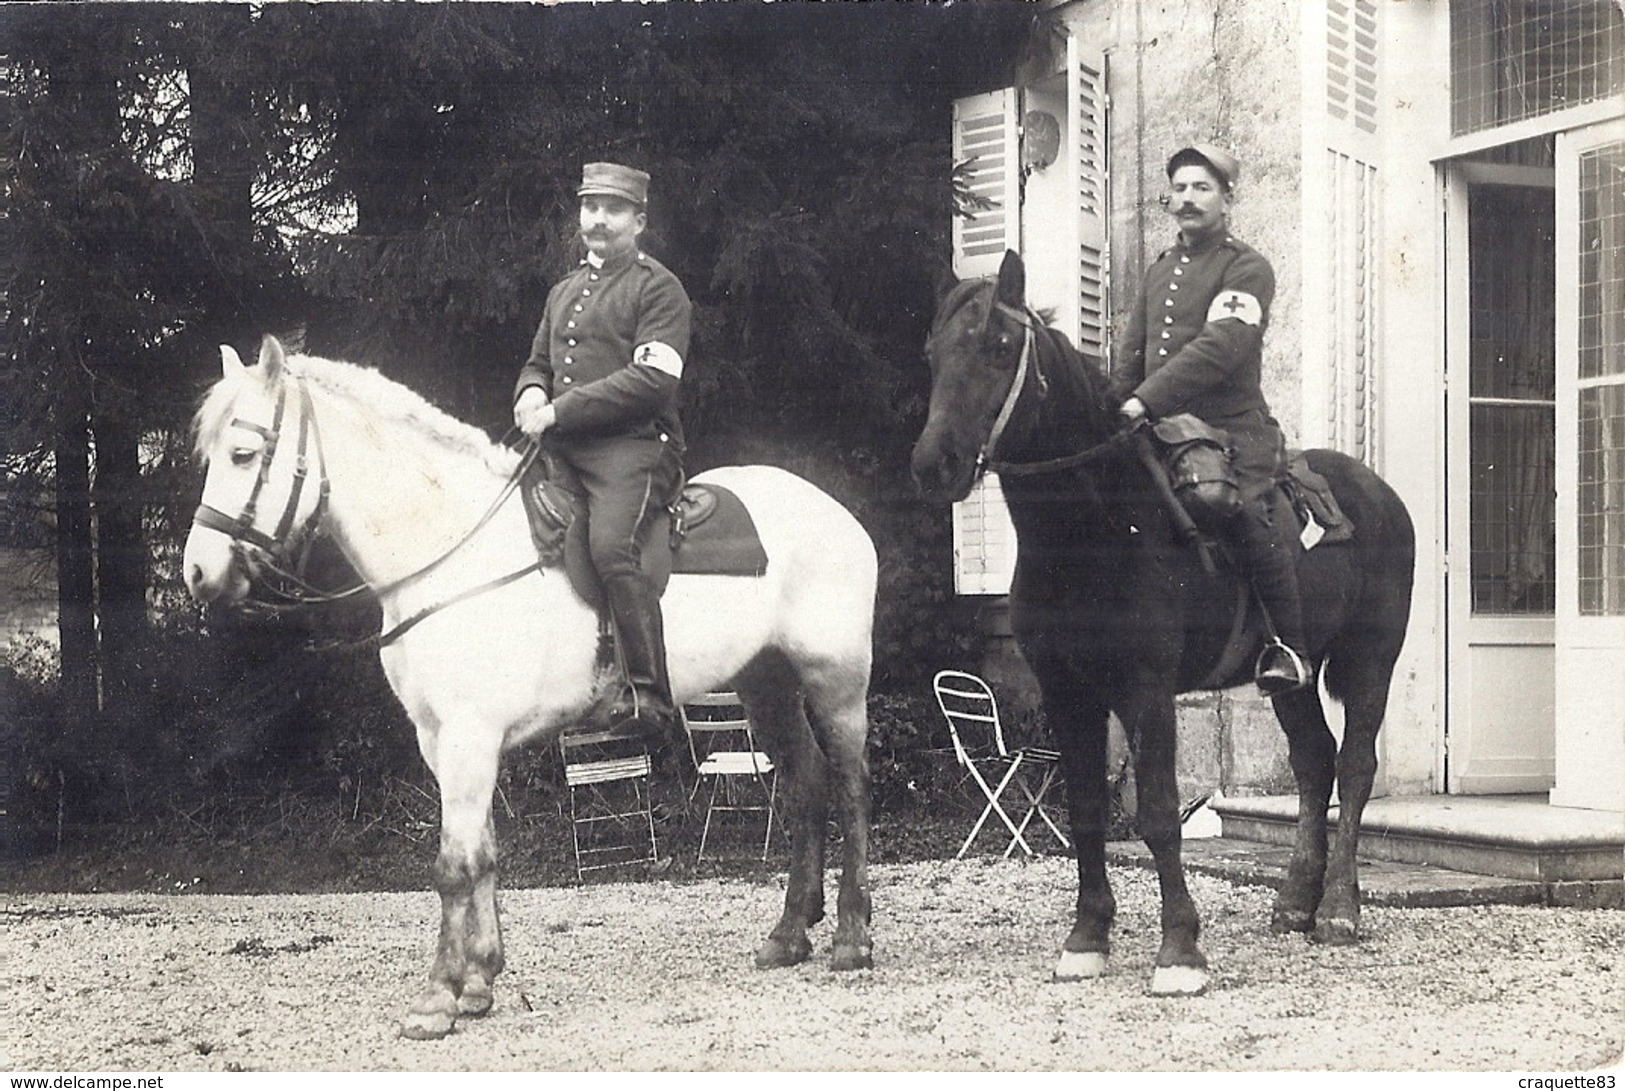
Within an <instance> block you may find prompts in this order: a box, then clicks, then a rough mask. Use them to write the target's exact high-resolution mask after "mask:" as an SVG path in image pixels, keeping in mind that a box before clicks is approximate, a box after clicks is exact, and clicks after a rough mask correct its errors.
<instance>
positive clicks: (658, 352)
mask: <svg viewBox="0 0 1625 1091" xmlns="http://www.w3.org/2000/svg"><path fill="white" fill-rule="evenodd" d="M632 362H633V363H634V364H648V365H649V366H650V367H652V368H654V369H655V370H656V371H664V372H665V373H666V374H667V375H670V376H671V377H672V378H673V379H681V378H682V377H683V358H682V357H681V356H679V355H677V350H676V349H674V348H672V347H671V346H670V345H668V344H666V343H665V342H664V341H645V342H644V343H643V344H641V345H639V346H638V347H637V348H636V349H634V350H633V352H632Z"/></svg>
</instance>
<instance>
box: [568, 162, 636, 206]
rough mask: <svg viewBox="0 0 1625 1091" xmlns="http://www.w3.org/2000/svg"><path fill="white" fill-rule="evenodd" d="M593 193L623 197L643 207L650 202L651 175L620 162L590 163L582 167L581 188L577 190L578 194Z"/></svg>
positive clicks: (587, 194)
mask: <svg viewBox="0 0 1625 1091" xmlns="http://www.w3.org/2000/svg"><path fill="white" fill-rule="evenodd" d="M592 195H597V196H601V197H621V198H624V199H626V200H628V201H631V202H632V203H633V204H635V205H638V206H640V207H641V206H643V205H646V204H648V203H649V176H648V175H647V174H645V173H644V172H643V171H641V170H638V169H637V168H636V167H623V166H621V164H619V163H588V164H586V165H585V166H583V167H582V168H581V188H580V189H578V190H576V196H577V197H587V196H592Z"/></svg>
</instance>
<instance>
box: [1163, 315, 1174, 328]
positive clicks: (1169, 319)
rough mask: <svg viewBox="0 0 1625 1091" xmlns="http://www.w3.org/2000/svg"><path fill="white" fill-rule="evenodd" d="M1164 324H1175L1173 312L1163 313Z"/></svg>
mask: <svg viewBox="0 0 1625 1091" xmlns="http://www.w3.org/2000/svg"><path fill="white" fill-rule="evenodd" d="M1162 324H1163V325H1164V326H1172V325H1173V324H1174V316H1173V315H1171V314H1165V315H1163V316H1162Z"/></svg>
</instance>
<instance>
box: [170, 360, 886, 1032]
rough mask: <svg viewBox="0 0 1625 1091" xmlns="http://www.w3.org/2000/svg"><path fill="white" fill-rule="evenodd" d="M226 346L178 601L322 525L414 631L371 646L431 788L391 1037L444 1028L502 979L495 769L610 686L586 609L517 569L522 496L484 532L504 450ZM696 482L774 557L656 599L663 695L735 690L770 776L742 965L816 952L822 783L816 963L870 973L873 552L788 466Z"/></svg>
mask: <svg viewBox="0 0 1625 1091" xmlns="http://www.w3.org/2000/svg"><path fill="white" fill-rule="evenodd" d="M221 355H222V357H223V362H224V372H225V374H224V377H223V378H222V379H221V380H220V381H219V382H218V383H216V384H215V386H214V387H213V388H212V390H211V391H210V393H209V394H208V395H207V397H206V398H205V399H204V401H203V403H202V405H201V407H200V408H199V410H198V413H197V419H196V422H195V427H196V440H197V450H198V453H199V454H200V456H201V457H203V459H204V460H205V461H206V463H207V465H208V473H207V477H206V478H205V481H204V486H203V503H202V505H201V506H200V507H199V509H198V516H197V518H196V520H195V521H194V523H193V526H192V530H191V534H190V536H189V537H188V538H187V542H186V556H185V572H186V582H187V587H188V588H189V589H190V590H191V592H192V594H193V596H194V597H195V598H197V599H198V600H199V601H201V602H204V603H225V604H230V603H235V602H238V601H240V600H242V599H243V597H244V596H245V595H247V594H248V593H249V591H250V584H251V582H252V579H253V573H254V571H255V570H256V568H257V566H258V565H259V564H262V563H264V562H266V561H267V560H268V559H270V558H279V557H280V558H285V557H286V555H287V554H288V553H289V552H292V551H296V550H297V549H298V546H299V540H300V539H301V538H303V537H305V536H307V535H308V534H309V533H313V532H314V531H315V530H317V529H318V528H319V529H321V530H323V531H325V532H326V533H327V534H329V535H331V537H332V539H333V540H334V542H335V543H336V544H337V545H338V547H339V548H340V549H341V550H342V551H343V553H344V555H345V556H346V557H347V558H348V559H349V561H350V563H351V564H352V565H353V566H354V568H355V570H356V571H357V572H358V573H359V574H360V576H361V578H362V579H363V580H365V581H366V583H367V584H368V585H369V586H370V587H371V588H372V590H373V591H374V593H375V594H376V595H377V596H378V599H379V602H380V604H381V606H382V608H383V625H384V628H385V630H386V631H388V630H392V629H394V628H396V627H397V626H398V625H400V624H401V623H402V622H403V621H405V622H408V623H410V627H409V628H408V629H407V630H406V631H405V632H403V633H402V635H401V636H400V637H399V639H393V640H388V641H384V642H382V645H383V646H382V647H381V651H380V656H381V658H382V661H383V666H384V671H385V673H386V675H387V676H388V678H389V683H390V685H391V686H392V687H393V688H394V690H395V693H396V695H397V696H398V697H399V698H400V700H401V703H402V705H404V706H405V708H406V711H407V714H408V715H409V716H410V717H411V719H412V722H413V724H415V725H416V727H417V737H418V749H419V750H420V752H421V753H422V754H423V760H424V761H425V762H427V763H428V766H429V769H430V770H431V771H432V772H433V773H434V776H435V779H436V781H437V782H438V783H439V786H440V811H441V818H440V851H439V855H438V858H437V859H436V861H435V865H434V873H433V874H434V884H435V887H436V889H437V890H438V891H439V893H440V898H441V906H442V914H441V925H440V939H439V946H438V952H437V954H436V956H435V959H434V964H433V968H432V969H431V971H430V974H429V985H428V987H427V988H426V989H425V990H424V991H423V992H422V993H421V994H419V995H418V996H417V998H416V999H415V1000H414V1001H413V1002H412V1004H411V1008H410V1010H409V1012H408V1014H407V1016H406V1018H405V1020H404V1022H403V1024H402V1026H401V1033H402V1034H403V1035H405V1036H407V1037H412V1038H437V1037H441V1036H444V1035H446V1034H448V1033H450V1032H451V1030H452V1029H453V1027H454V1026H455V1025H456V1021H457V1018H458V1017H459V1015H466V1016H473V1015H480V1014H483V1013H484V1012H486V1011H487V1010H488V1009H489V1008H490V1006H491V1002H492V982H493V980H494V979H495V977H496V975H497V974H498V973H500V972H501V970H502V965H503V953H502V936H501V931H500V928H499V925H498V921H497V903H496V842H495V836H494V833H493V827H492V816H491V799H492V792H493V790H494V788H495V785H496V777H497V765H498V761H499V759H500V756H501V754H502V753H503V752H504V751H506V750H508V749H509V748H510V747H514V746H518V745H520V744H522V743H527V742H537V743H541V744H543V745H546V744H548V743H550V742H551V741H552V740H553V739H554V738H555V737H556V736H557V734H558V733H559V732H560V731H561V730H562V729H563V727H564V726H565V725H567V724H571V723H574V722H579V721H580V719H581V718H582V717H583V716H585V715H587V714H589V712H590V710H591V709H592V707H593V704H594V701H595V697H596V696H597V694H598V690H600V689H601V688H602V682H603V679H601V678H600V677H599V676H600V675H601V674H602V669H601V668H600V666H599V664H598V657H597V648H598V634H599V622H598V617H597V615H596V613H595V612H594V610H593V609H592V608H590V607H589V606H588V605H587V604H586V602H584V601H583V600H582V599H581V598H580V597H579V596H578V595H577V594H576V593H575V591H574V590H573V589H572V587H571V585H570V582H569V580H568V579H567V578H566V576H565V574H564V572H563V570H562V569H559V568H553V567H542V568H540V569H537V570H534V571H528V572H527V571H526V570H527V569H530V568H533V566H535V564H536V552H535V549H534V547H533V545H532V541H531V538H530V534H529V530H528V526H527V523H526V518H525V515H524V512H523V511H522V508H521V505H520V502H519V500H518V499H517V497H510V498H509V499H508V500H506V501H505V502H503V503H501V504H500V506H498V507H497V508H496V509H495V510H494V511H490V512H489V516H490V517H489V519H483V518H482V513H485V512H487V510H488V509H489V508H490V506H491V505H492V503H493V502H494V501H495V500H496V498H497V497H498V496H500V495H502V490H503V486H504V482H505V481H506V480H508V478H509V477H510V476H511V474H512V472H513V470H514V468H515V466H516V465H517V463H518V456H517V455H515V454H514V453H512V452H510V451H508V450H507V449H505V448H503V447H501V446H499V445H497V444H494V443H492V442H491V441H490V439H489V438H488V437H487V436H486V435H485V433H483V432H482V431H480V430H479V429H476V428H474V427H472V426H470V425H467V424H463V423H461V422H459V421H457V420H454V419H452V418H451V417H450V416H448V415H447V414H445V413H443V412H441V411H440V410H438V409H435V408H434V407H432V406H431V405H429V404H428V403H427V402H426V401H424V400H423V399H422V398H421V397H419V396H418V395H416V394H414V393H413V392H411V391H410V390H408V389H406V388H405V387H403V386H400V385H399V384H397V383H394V382H392V381H390V380H388V379H386V378H384V377H383V376H381V375H379V374H378V373H377V372H375V371H371V370H368V369H364V368H360V367H357V366H356V365H353V364H345V363H338V362H334V361H331V360H323V359H318V358H314V357H309V356H300V355H294V356H291V357H290V356H287V355H285V353H284V350H283V348H282V346H281V345H280V344H279V343H278V342H277V341H276V340H275V339H274V338H266V340H265V342H264V344H263V345H262V347H261V349H260V357H259V362H258V364H257V365H256V366H254V367H245V366H244V365H243V363H242V361H241V360H240V359H239V358H238V356H237V354H236V353H235V352H233V351H232V350H231V349H230V348H228V347H222V349H221ZM295 437H297V439H296V438H295ZM296 445H297V449H296V450H295V449H294V448H295V447H296ZM318 476H319V487H318V483H317V481H316V480H313V478H316V477H318ZM695 480H696V481H708V482H714V483H716V484H718V485H723V486H726V487H727V488H728V489H730V490H732V491H733V492H734V493H736V494H737V495H738V496H739V498H740V499H741V500H743V501H744V503H745V505H746V507H747V508H748V509H749V511H750V514H751V516H752V518H753V519H754V521H755V524H756V527H757V531H758V533H759V535H760V537H761V540H762V545H763V547H764V549H765V551H766V553H767V556H768V565H767V571H766V574H765V575H762V576H757V577H748V576H746V577H740V576H710V575H707V576H699V575H674V576H673V577H672V578H671V582H670V585H669V587H668V589H667V591H666V594H665V597H664V599H663V602H662V605H663V609H664V612H665V618H666V634H667V657H668V660H669V663H670V671H671V681H672V688H673V691H674V695H675V696H676V698H677V699H678V700H679V701H682V700H685V699H688V698H690V697H692V696H694V695H697V694H699V693H702V692H704V691H706V690H710V689H719V688H726V687H729V686H731V687H732V688H735V689H737V690H738V691H739V693H740V695H741V697H742V698H743V700H744V702H745V704H746V707H747V708H748V709H749V712H750V715H751V717H752V719H753V720H754V722H755V724H756V726H757V728H758V731H759V734H760V738H761V742H762V745H763V747H764V748H765V749H766V750H767V751H768V752H769V754H770V755H771V756H772V758H773V760H774V762H775V763H776V764H777V765H778V767H779V769H780V771H781V774H782V776H783V779H784V788H785V791H784V795H783V798H784V799H785V803H786V810H787V816H788V820H787V826H788V828H789V830H790V832H791V860H790V874H789V881H788V888H787V890H786V893H785V901H784V912H783V915H782V916H781V917H780V918H779V920H778V922H777V923H776V924H775V925H774V926H773V928H772V930H771V931H770V932H769V933H768V936H767V938H766V940H765V941H764V942H763V944H762V946H761V947H760V948H759V949H758V951H757V953H756V964H757V965H758V966H761V967H773V966H789V965H794V964H796V963H799V962H801V961H803V960H805V959H806V958H808V957H809V955H810V954H811V950H812V948H811V944H810V942H809V940H808V938H807V929H808V928H809V927H810V926H811V925H813V924H815V923H816V922H818V921H819V920H820V919H822V917H823V915H824V884H823V872H824V845H825V829H826V823H827V818H828V811H829V789H830V783H829V782H830V779H831V775H832V774H833V779H834V788H835V798H836V801H837V808H838V812H839V817H840V820H841V824H842V826H843V833H844V849H845V858H844V863H843V868H842V873H841V882H840V892H839V897H838V902H837V918H838V919H837V925H836V928H835V934H834V938H833V949H832V953H831V963H832V966H833V967H834V968H835V969H837V970H846V969H861V968H867V967H869V966H870V965H871V964H872V956H871V944H870V932H869V912H870V900H869V881H868V847H869V811H870V797H869V767H868V761H867V756H866V753H865V740H866V738H867V735H868V717H867V710H866V706H865V702H866V697H867V693H868V686H869V673H870V665H871V657H872V645H871V637H872V629H873V623H874V599H875V581H876V560H875V551H874V546H873V544H872V543H871V542H870V540H869V537H868V535H867V534H866V533H865V532H864V530H863V528H862V527H861V526H860V525H859V524H858V522H857V520H856V519H854V518H853V517H852V515H851V514H850V513H849V512H847V511H846V510H845V509H844V508H842V507H841V506H840V505H839V504H837V503H836V502H835V501H834V500H833V499H832V498H831V497H829V496H828V495H827V494H825V493H823V492H821V491H820V490H818V489H817V488H815V487H814V486H813V485H811V484H810V483H808V482H806V481H804V480H802V479H801V478H799V477H796V476H794V475H793V474H790V473H787V472H785V471H783V470H778V469H774V468H772V467H768V466H732V467H725V468H721V469H716V470H712V471H710V472H708V473H705V474H702V475H700V476H699V477H697V478H696V479H695ZM471 531H472V533H470V532H471ZM509 576H511V577H512V578H511V579H507V580H506V582H504V579H505V577H509Z"/></svg>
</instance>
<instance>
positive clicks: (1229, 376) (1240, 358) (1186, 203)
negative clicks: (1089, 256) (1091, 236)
mask: <svg viewBox="0 0 1625 1091" xmlns="http://www.w3.org/2000/svg"><path fill="white" fill-rule="evenodd" d="M1240 168H1241V165H1240V164H1239V163H1238V162H1237V161H1236V159H1235V157H1234V156H1232V155H1230V154H1229V153H1228V152H1225V151H1223V150H1222V149H1220V148H1217V147H1214V146H1213V145H1211V144H1196V145H1193V146H1191V147H1188V148H1182V149H1181V150H1179V151H1178V152H1175V153H1174V155H1173V157H1172V158H1170V159H1169V160H1168V181H1169V186H1170V193H1169V196H1168V197H1167V198H1166V201H1165V203H1166V207H1167V209H1168V211H1169V212H1170V213H1171V214H1172V215H1173V216H1174V217H1175V219H1177V220H1178V221H1179V238H1178V240H1177V241H1176V242H1175V243H1174V246H1173V248H1172V249H1170V250H1168V251H1166V252H1165V253H1164V254H1163V255H1162V256H1161V257H1159V258H1158V259H1157V260H1156V262H1155V263H1153V264H1152V266H1151V268H1150V269H1148V270H1147V271H1146V277H1145V288H1144V290H1143V291H1142V292H1141V294H1140V299H1139V301H1138V303H1137V304H1136V305H1135V308H1134V313H1133V315H1132V317H1131V319H1130V322H1129V328H1128V332H1127V334H1126V335H1125V336H1124V338H1123V340H1122V342H1121V348H1120V350H1119V351H1118V353H1117V354H1116V360H1115V361H1114V363H1113V368H1112V382H1113V385H1114V388H1115V389H1116V390H1117V391H1118V392H1119V394H1120V395H1121V396H1123V397H1124V401H1123V405H1122V412H1123V415H1124V416H1125V417H1127V418H1129V419H1130V420H1137V419H1139V418H1142V417H1150V418H1152V419H1155V418H1159V417H1165V416H1167V415H1169V414H1171V413H1191V414H1194V415H1195V416H1197V417H1199V418H1201V419H1202V420H1204V421H1206V422H1207V423H1208V424H1211V425H1213V426H1214V427H1215V428H1222V429H1224V430H1225V431H1226V432H1228V433H1229V435H1230V440H1231V443H1232V445H1233V447H1234V450H1235V462H1234V465H1235V470H1236V477H1237V479H1238V481H1239V483H1240V485H1241V495H1242V510H1241V512H1240V513H1239V514H1238V515H1237V516H1236V517H1235V518H1234V519H1233V520H1232V521H1231V524H1230V527H1229V529H1230V532H1231V534H1230V537H1231V539H1232V542H1233V544H1234V545H1235V547H1236V553H1237V554H1238V558H1237V559H1238V560H1239V562H1240V563H1241V564H1242V565H1243V566H1244V567H1245V568H1246V569H1247V571H1248V573H1249V575H1250V576H1251V578H1252V581H1253V586H1254V587H1255V588H1256V589H1257V591H1258V596H1259V598H1260V599H1262V600H1263V603H1264V609H1265V612H1266V613H1268V615H1269V617H1270V620H1271V621H1272V622H1273V623H1274V628H1275V639H1274V640H1273V641H1272V642H1271V643H1270V644H1269V645H1268V646H1266V647H1265V649H1264V654H1263V655H1261V656H1260V657H1259V660H1258V665H1257V671H1256V674H1257V680H1258V688H1259V690H1260V691H1261V692H1262V693H1264V694H1265V695H1266V696H1272V695H1274V694H1277V693H1285V692H1287V691H1289V690H1293V689H1297V688H1299V687H1301V686H1305V685H1308V684H1309V683H1310V682H1311V681H1312V680H1313V674H1312V671H1311V669H1310V667H1309V666H1308V665H1307V660H1306V658H1305V656H1304V654H1303V653H1304V648H1305V644H1304V637H1303V615H1302V608H1301V606H1300V604H1299V601H1298V578H1297V568H1296V561H1295V556H1294V551H1293V549H1292V543H1291V541H1290V538H1289V534H1290V531H1289V530H1287V528H1288V527H1290V526H1291V525H1292V522H1291V519H1290V515H1289V514H1288V513H1286V512H1284V511H1282V510H1280V506H1281V501H1280V494H1279V491H1278V490H1277V489H1276V488H1275V487H1274V486H1275V483H1276V481H1277V480H1278V479H1279V478H1280V476H1281V475H1282V474H1283V473H1284V471H1285V466H1284V460H1285V442H1284V440H1283V438H1282V435H1281V426H1280V425H1279V424H1278V423H1277V422H1276V420H1275V418H1274V417H1273V416H1271V415H1270V407H1269V403H1268V402H1266V401H1265V400H1264V393H1263V390H1262V388H1261V386H1260V366H1261V360H1260V353H1261V348H1262V345H1263V340H1264V331H1265V329H1267V328H1268V326H1269V319H1270V302H1271V301H1272V300H1273V299H1274V296H1275V272H1274V270H1272V269H1271V268H1270V263H1269V262H1268V261H1266V260H1265V259H1264V256H1263V255H1262V254H1260V253H1258V251H1256V250H1254V249H1253V248H1252V247H1250V246H1248V245H1247V244H1246V243H1244V242H1241V241H1240V240H1238V239H1236V238H1235V237H1234V236H1233V235H1231V234H1230V228H1229V218H1230V205H1231V201H1232V200H1233V197H1234V194H1233V189H1234V186H1235V182H1236V176H1237V174H1238V173H1239V171H1240Z"/></svg>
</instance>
